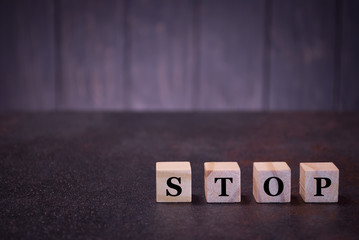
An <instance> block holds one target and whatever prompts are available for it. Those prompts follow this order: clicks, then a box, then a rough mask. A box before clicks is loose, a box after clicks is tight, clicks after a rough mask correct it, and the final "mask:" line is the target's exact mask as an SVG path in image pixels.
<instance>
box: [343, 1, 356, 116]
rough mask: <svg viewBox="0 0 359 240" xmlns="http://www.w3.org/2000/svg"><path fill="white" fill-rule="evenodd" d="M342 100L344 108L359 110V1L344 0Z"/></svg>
mask: <svg viewBox="0 0 359 240" xmlns="http://www.w3.org/2000/svg"><path fill="white" fill-rule="evenodd" d="M342 4H343V5H342V16H343V17H342V27H341V28H342V31H341V34H342V35H341V50H342V51H341V64H340V66H341V69H340V73H341V94H340V97H341V100H340V105H341V109H342V110H359V15H358V13H359V1H356V0H345V1H342Z"/></svg>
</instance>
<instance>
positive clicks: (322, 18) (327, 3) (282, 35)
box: [0, 0, 359, 111]
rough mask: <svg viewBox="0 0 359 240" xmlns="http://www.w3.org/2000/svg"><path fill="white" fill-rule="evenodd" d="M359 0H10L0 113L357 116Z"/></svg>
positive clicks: (1, 56) (1, 17)
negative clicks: (300, 112) (325, 113)
mask: <svg viewBox="0 0 359 240" xmlns="http://www.w3.org/2000/svg"><path fill="white" fill-rule="evenodd" d="M358 12H359V1H356V0H343V1H339V0H323V1H319V0H316V1H313V0H301V1H286V0H268V1H264V0H248V1H235V0H233V1H232V0H231V1H228V0H226V1H216V0H205V1H204V0H202V1H201V0H181V1H169V0H154V1H149V0H147V1H146V0H133V1H129V0H122V1H114V0H109V1H96V0H87V1H85V0H80V1H79V0H77V1H73V0H35V1H25V0H16V1H14V0H8V1H7V0H5V1H4V0H0V110H59V109H60V110H340V111H341V110H344V111H347V110H349V111H351V110H359V66H358V63H359V44H358V43H359V14H358Z"/></svg>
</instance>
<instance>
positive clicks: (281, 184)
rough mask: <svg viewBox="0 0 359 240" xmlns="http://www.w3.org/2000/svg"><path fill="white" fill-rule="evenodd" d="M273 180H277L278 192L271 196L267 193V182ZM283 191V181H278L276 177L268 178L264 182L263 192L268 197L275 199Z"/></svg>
mask: <svg viewBox="0 0 359 240" xmlns="http://www.w3.org/2000/svg"><path fill="white" fill-rule="evenodd" d="M272 178H274V179H276V180H277V182H278V192H277V193H276V194H272V193H271V192H270V191H269V182H270V180H271V179H272ZM283 189H284V184H283V181H282V180H280V178H277V177H270V178H268V179H267V180H266V181H265V182H264V191H265V192H266V193H267V194H268V195H269V196H272V197H275V196H278V195H279V194H281V193H282V192H283Z"/></svg>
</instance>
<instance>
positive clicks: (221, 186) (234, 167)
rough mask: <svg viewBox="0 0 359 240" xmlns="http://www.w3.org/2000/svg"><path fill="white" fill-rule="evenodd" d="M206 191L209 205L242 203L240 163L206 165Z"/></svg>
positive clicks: (208, 163) (210, 163) (207, 163)
mask: <svg viewBox="0 0 359 240" xmlns="http://www.w3.org/2000/svg"><path fill="white" fill-rule="evenodd" d="M204 189H205V195H206V200H207V202H208V203H230V202H240V201H241V170H240V168H239V166H238V163H236V162H206V163H204Z"/></svg>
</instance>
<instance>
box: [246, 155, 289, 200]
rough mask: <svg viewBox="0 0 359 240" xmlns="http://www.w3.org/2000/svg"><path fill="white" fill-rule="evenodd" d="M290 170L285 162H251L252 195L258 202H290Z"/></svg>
mask: <svg viewBox="0 0 359 240" xmlns="http://www.w3.org/2000/svg"><path fill="white" fill-rule="evenodd" d="M290 194H291V171H290V168H289V166H288V164H287V163H285V162H255V163H253V196H254V198H255V199H256V201H257V202H258V203H285V202H290V197H291V196H290Z"/></svg>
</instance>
